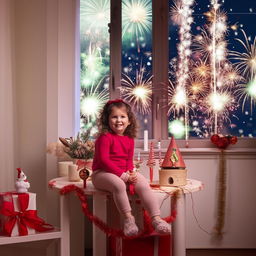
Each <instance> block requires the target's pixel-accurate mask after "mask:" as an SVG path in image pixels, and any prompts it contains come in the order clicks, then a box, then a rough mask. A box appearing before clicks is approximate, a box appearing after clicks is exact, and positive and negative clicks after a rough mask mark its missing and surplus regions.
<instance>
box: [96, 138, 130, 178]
mask: <svg viewBox="0 0 256 256" xmlns="http://www.w3.org/2000/svg"><path fill="white" fill-rule="evenodd" d="M133 154H134V139H133V138H130V137H128V136H119V135H117V134H113V133H106V134H102V135H100V137H99V138H98V139H97V140H96V142H95V154H94V158H93V165H92V170H93V171H96V170H104V171H107V172H110V173H113V174H115V175H117V176H119V177H120V176H124V175H122V174H123V173H124V172H126V171H128V170H132V169H133Z"/></svg>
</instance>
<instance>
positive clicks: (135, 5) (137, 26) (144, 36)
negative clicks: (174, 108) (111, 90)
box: [121, 0, 152, 138]
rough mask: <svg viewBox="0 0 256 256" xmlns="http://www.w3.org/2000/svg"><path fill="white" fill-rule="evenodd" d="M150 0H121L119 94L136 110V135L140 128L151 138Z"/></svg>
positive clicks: (141, 134) (140, 135) (140, 136)
mask: <svg viewBox="0 0 256 256" xmlns="http://www.w3.org/2000/svg"><path fill="white" fill-rule="evenodd" d="M151 2H152V1H151V0H123V1H122V88H121V94H122V98H124V99H125V100H126V101H127V102H129V103H130V104H131V105H132V106H133V107H134V110H135V112H136V116H137V120H138V121H139V125H140V129H139V132H140V134H139V138H142V137H143V130H149V136H150V137H151V136H152V135H151V133H152V131H151V127H152V125H151V119H152V118H151V94H152V42H151V41H152V3H151Z"/></svg>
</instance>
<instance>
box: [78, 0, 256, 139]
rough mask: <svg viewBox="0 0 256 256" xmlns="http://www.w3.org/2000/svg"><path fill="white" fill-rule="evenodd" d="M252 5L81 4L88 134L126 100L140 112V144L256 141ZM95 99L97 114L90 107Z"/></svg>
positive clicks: (204, 1)
mask: <svg viewBox="0 0 256 256" xmlns="http://www.w3.org/2000/svg"><path fill="white" fill-rule="evenodd" d="M250 2H251V1H250V0H244V1H243V6H242V7H241V6H240V4H238V3H236V2H234V1H232V2H231V1H226V2H224V3H223V1H218V0H211V1H210V0H197V1H196V2H195V1H193V0H183V1H172V0H169V1H168V0H158V1H157V0H133V1H131V0H122V1H113V0H112V1H110V0H98V1H86V0H81V87H82V89H81V90H82V93H81V114H82V118H81V120H82V124H83V126H82V127H84V128H86V127H87V126H91V125H93V122H94V121H95V118H96V115H97V112H98V111H99V110H100V107H101V106H102V104H104V103H105V101H106V100H107V99H108V98H109V97H110V96H111V98H117V97H120V95H121V96H122V97H123V98H124V99H126V100H127V101H128V102H130V103H131V104H132V105H133V106H134V109H135V110H136V112H137V117H138V120H139V121H140V127H141V134H140V138H142V137H143V130H149V134H150V137H151V138H155V139H166V138H167V137H168V136H170V135H172V134H173V135H174V136H175V137H176V138H181V139H186V140H187V139H189V138H208V137H209V136H210V134H212V133H223V134H232V135H236V136H239V137H256V128H255V127H256V121H255V106H254V103H255V99H256V80H255V79H256V78H255V74H256V71H255V70H256V65H255V63H256V53H255V52H256V50H255V47H256V41H255V40H254V37H255V36H256V34H255V31H254V28H253V25H252V24H254V20H255V19H256V12H254V11H255V10H254V9H255V8H256V6H255V7H254V6H251V3H250ZM108 31H109V32H110V33H108ZM89 56H91V57H93V58H92V59H91V60H90V59H89ZM90 61H95V62H90ZM87 75H89V77H87ZM87 78H88V79H87ZM120 81H121V82H120ZM120 84H121V85H122V86H121V87H120ZM93 93H94V96H95V97H96V98H97V99H98V103H99V104H98V105H95V106H94V105H93V104H94V103H93V101H86V100H85V99H88V96H89V95H91V94H93ZM87 104H88V105H87ZM88 106H89V107H88ZM86 111H87V112H86ZM91 111H95V112H94V113H93V114H92V113H91Z"/></svg>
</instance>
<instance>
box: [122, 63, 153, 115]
mask: <svg viewBox="0 0 256 256" xmlns="http://www.w3.org/2000/svg"><path fill="white" fill-rule="evenodd" d="M144 72H145V69H144V68H143V67H141V68H140V69H139V70H137V71H136V77H135V82H134V81H133V80H132V79H131V78H130V77H129V76H128V75H126V74H123V78H122V80H121V84H122V86H121V88H120V92H121V95H122V98H123V99H124V100H126V101H128V102H129V103H131V104H132V105H133V107H134V108H135V110H137V111H138V112H139V113H142V114H147V113H149V112H150V106H151V95H152V76H149V77H148V78H144Z"/></svg>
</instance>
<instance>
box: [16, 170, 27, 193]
mask: <svg viewBox="0 0 256 256" xmlns="http://www.w3.org/2000/svg"><path fill="white" fill-rule="evenodd" d="M17 171H18V178H17V180H16V182H15V188H16V192H17V193H27V192H28V189H29V188H30V184H29V182H28V180H27V176H26V175H25V173H24V172H23V171H22V170H21V168H17Z"/></svg>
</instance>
